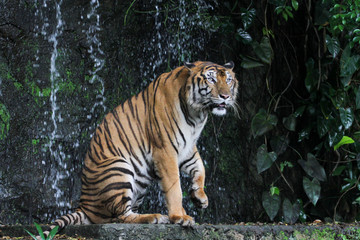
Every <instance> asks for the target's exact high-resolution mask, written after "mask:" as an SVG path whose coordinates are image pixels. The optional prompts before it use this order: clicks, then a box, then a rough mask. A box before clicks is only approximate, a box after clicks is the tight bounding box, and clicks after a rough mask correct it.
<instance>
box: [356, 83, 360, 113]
mask: <svg viewBox="0 0 360 240" xmlns="http://www.w3.org/2000/svg"><path fill="white" fill-rule="evenodd" d="M355 103H356V110H358V109H360V87H358V89H357V91H356V99H355Z"/></svg>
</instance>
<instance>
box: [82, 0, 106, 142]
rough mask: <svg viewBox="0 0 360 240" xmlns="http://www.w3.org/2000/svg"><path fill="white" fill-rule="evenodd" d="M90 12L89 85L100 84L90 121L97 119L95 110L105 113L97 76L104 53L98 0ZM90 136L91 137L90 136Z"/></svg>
mask: <svg viewBox="0 0 360 240" xmlns="http://www.w3.org/2000/svg"><path fill="white" fill-rule="evenodd" d="M90 6H91V8H90V12H89V13H88V14H87V19H88V20H89V22H90V23H89V28H88V29H87V30H86V40H87V43H88V44H89V50H88V53H89V54H90V59H91V60H92V62H93V68H92V69H91V70H89V74H90V76H91V78H90V83H92V84H100V91H99V92H98V93H97V95H96V99H95V103H94V105H93V106H92V108H91V110H90V113H89V114H88V116H87V118H88V119H91V118H92V117H97V116H96V113H95V110H96V108H98V107H100V108H102V109H101V111H102V112H105V111H106V106H105V105H104V103H105V100H106V98H105V87H104V80H103V79H102V78H101V77H100V76H99V75H98V73H99V71H101V70H102V69H103V67H104V64H105V60H104V52H103V51H102V50H101V41H100V40H99V32H100V30H101V27H100V15H99V14H98V13H97V9H98V7H99V6H100V3H99V0H91V3H90ZM95 127H96V126H90V128H89V131H90V132H93V130H94V128H95ZM91 136H92V135H91Z"/></svg>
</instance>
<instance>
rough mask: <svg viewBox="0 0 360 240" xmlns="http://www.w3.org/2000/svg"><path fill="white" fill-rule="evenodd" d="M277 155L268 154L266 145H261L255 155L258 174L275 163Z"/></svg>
mask: <svg viewBox="0 0 360 240" xmlns="http://www.w3.org/2000/svg"><path fill="white" fill-rule="evenodd" d="M276 159H277V155H276V153H275V152H268V151H267V149H266V145H265V144H263V145H261V146H260V147H259V148H258V150H257V153H256V167H257V171H258V173H259V174H260V173H262V172H263V171H265V170H266V169H268V168H270V167H271V165H272V164H273V163H274V162H275V161H276Z"/></svg>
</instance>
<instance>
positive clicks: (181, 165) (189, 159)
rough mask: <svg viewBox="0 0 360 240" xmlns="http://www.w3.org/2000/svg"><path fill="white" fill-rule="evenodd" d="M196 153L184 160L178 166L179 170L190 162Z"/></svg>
mask: <svg viewBox="0 0 360 240" xmlns="http://www.w3.org/2000/svg"><path fill="white" fill-rule="evenodd" d="M196 153H197V151H196V152H194V154H193V155H192V156H191V157H190V158H188V159H186V160H184V161H183V162H182V163H181V164H180V166H179V168H180V169H181V168H182V167H183V166H184V164H186V163H188V162H190V161H191V160H192V159H193V158H194V157H195V154H196Z"/></svg>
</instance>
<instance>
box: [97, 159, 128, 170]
mask: <svg viewBox="0 0 360 240" xmlns="http://www.w3.org/2000/svg"><path fill="white" fill-rule="evenodd" d="M118 162H120V163H126V164H129V163H128V162H127V161H125V160H124V159H116V160H115V161H112V162H110V163H106V165H101V166H98V168H104V167H108V166H110V165H112V164H115V163H118Z"/></svg>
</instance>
